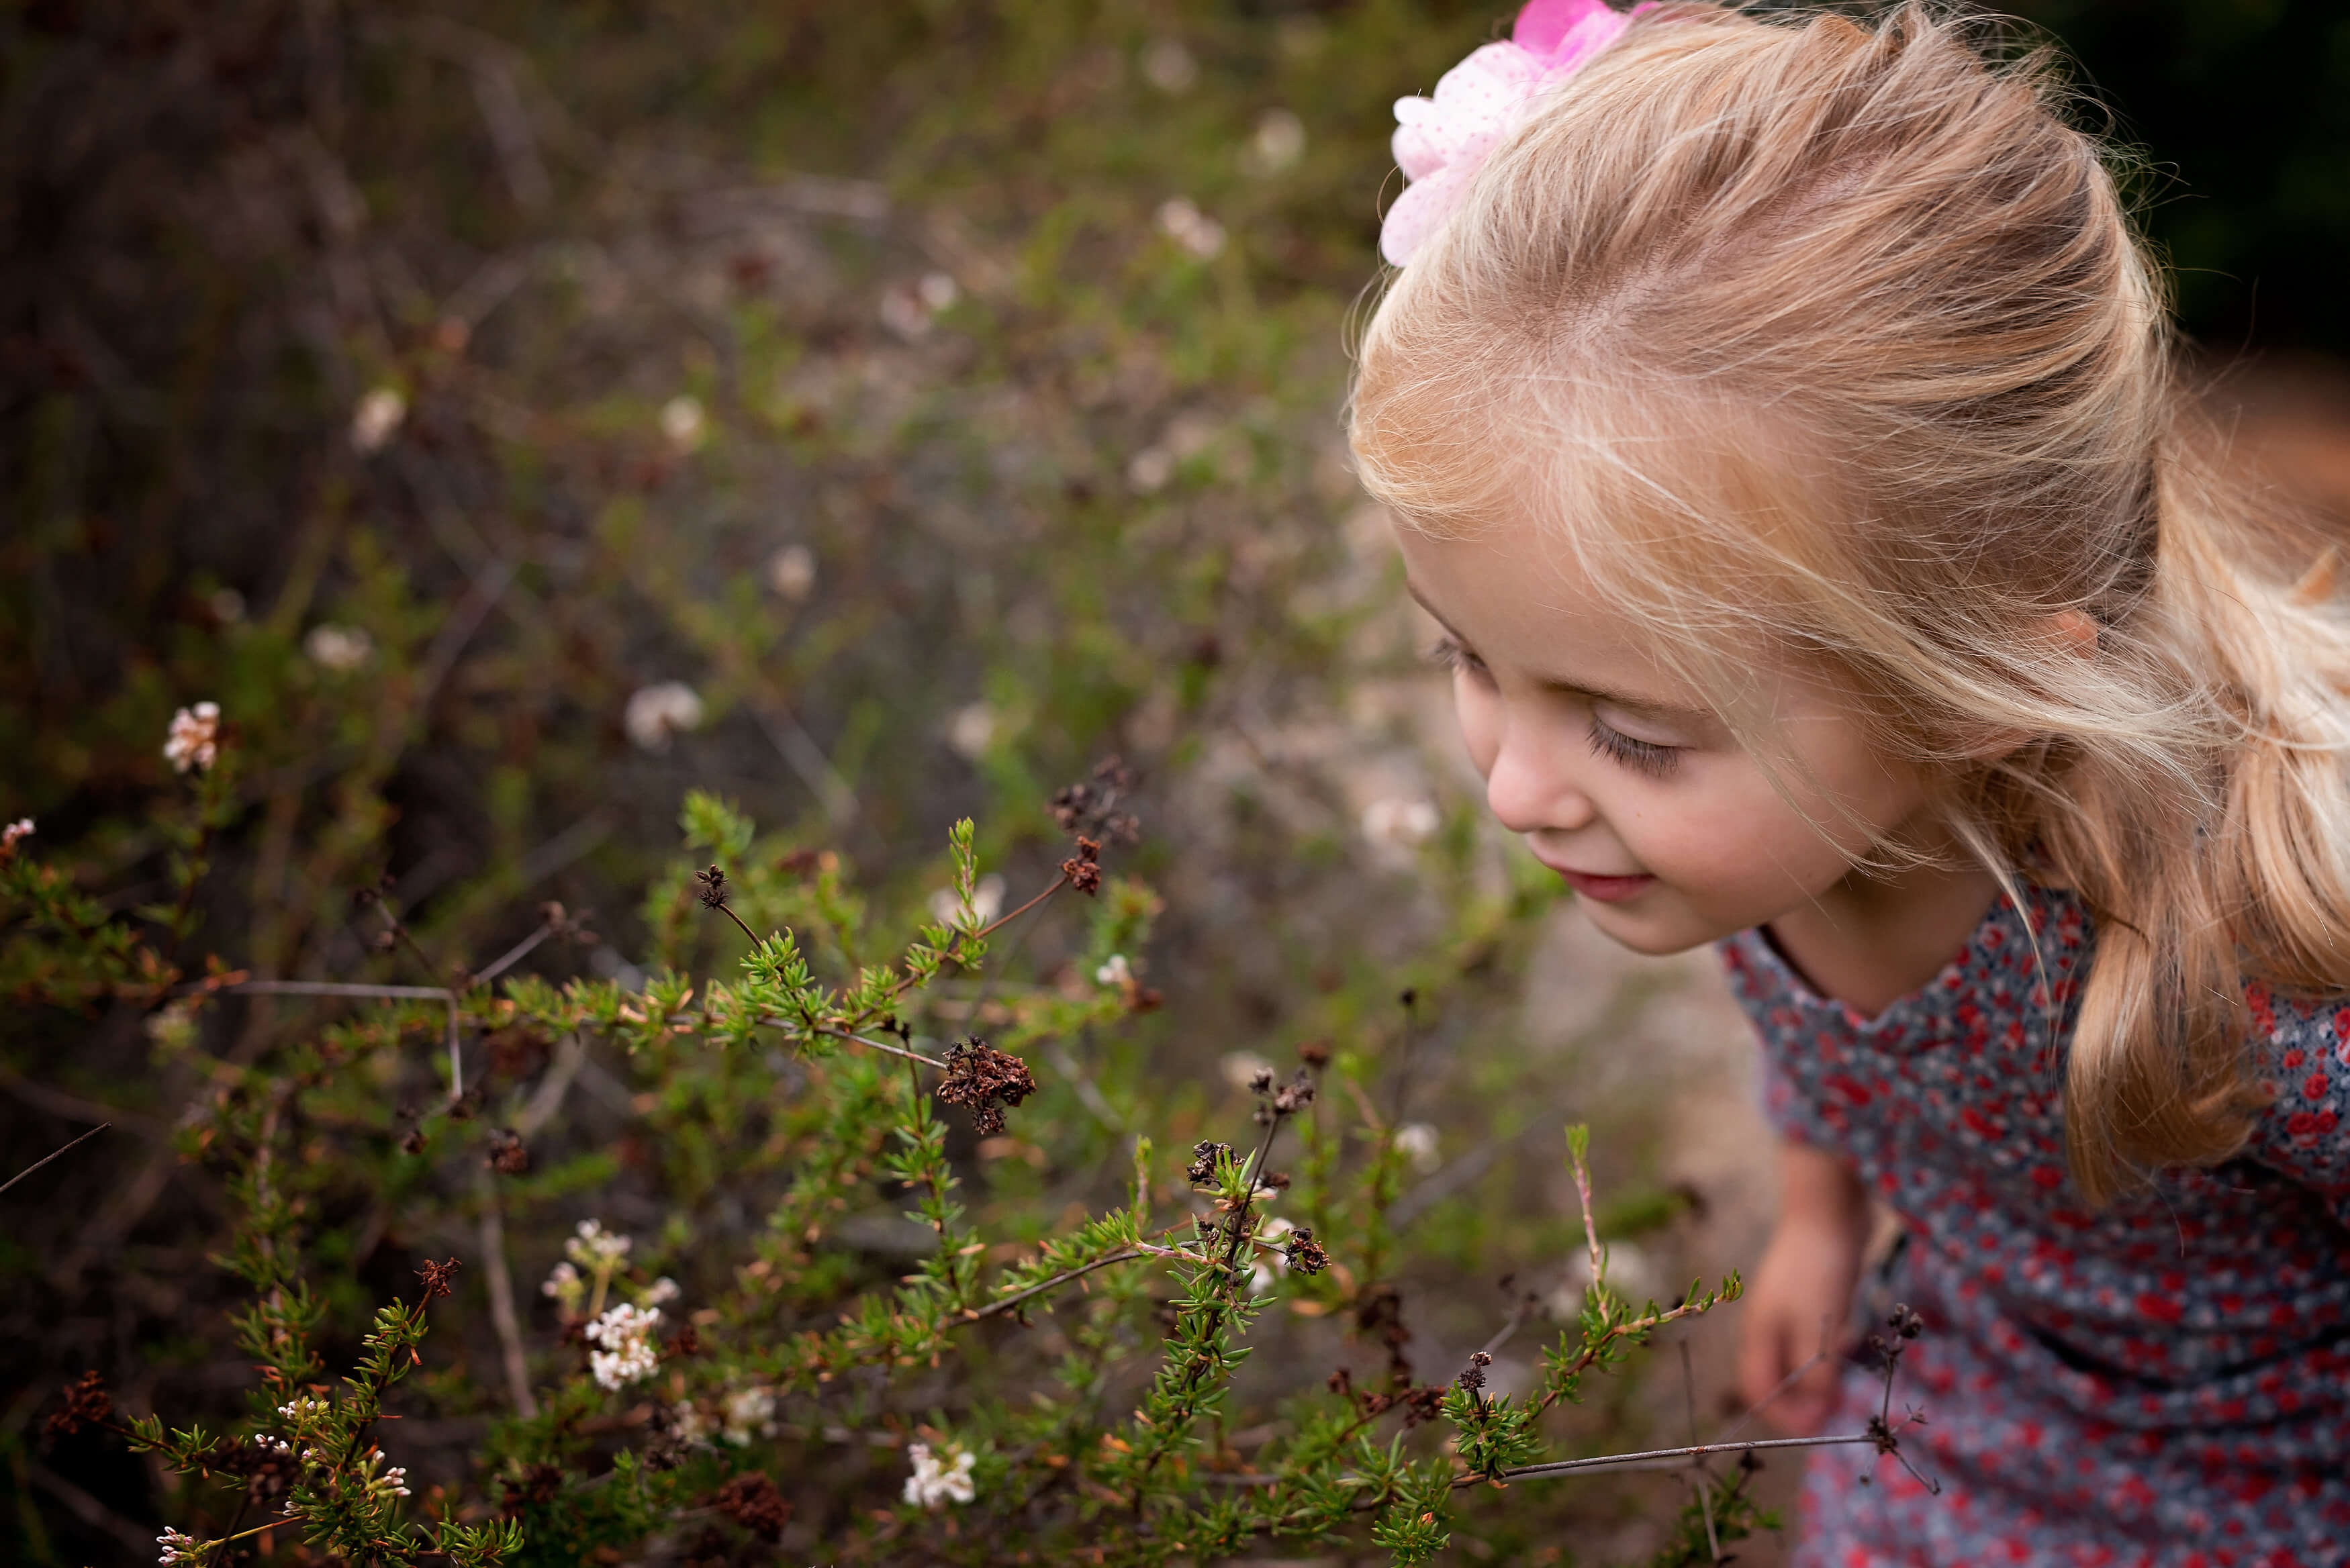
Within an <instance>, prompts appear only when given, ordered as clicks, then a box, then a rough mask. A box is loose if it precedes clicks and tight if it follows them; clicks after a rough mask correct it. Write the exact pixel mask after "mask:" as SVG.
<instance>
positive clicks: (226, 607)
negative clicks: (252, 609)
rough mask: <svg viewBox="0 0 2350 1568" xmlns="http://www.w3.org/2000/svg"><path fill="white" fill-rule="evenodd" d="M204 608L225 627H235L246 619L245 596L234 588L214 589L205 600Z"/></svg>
mask: <svg viewBox="0 0 2350 1568" xmlns="http://www.w3.org/2000/svg"><path fill="white" fill-rule="evenodd" d="M204 607H205V608H206V609H208V610H210V611H212V612H213V619H214V620H216V621H218V622H220V623H221V625H223V626H234V625H235V624H236V623H237V622H239V621H241V620H243V619H244V595H243V594H241V593H238V592H237V591H236V590H235V589H234V588H214V589H213V591H212V593H211V595H210V596H209V597H206V598H205V600H204Z"/></svg>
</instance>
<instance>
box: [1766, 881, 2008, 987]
mask: <svg viewBox="0 0 2350 1568" xmlns="http://www.w3.org/2000/svg"><path fill="white" fill-rule="evenodd" d="M1998 896H1999V881H1998V878H1996V877H1993V876H1992V875H1991V870H1990V868H1989V867H1985V866H1983V865H1982V864H1981V862H1980V861H1977V860H1975V859H1974V858H1973V857H1970V856H1966V855H1965V854H1964V852H1963V851H1960V852H1959V854H1958V855H1957V856H1954V857H1950V858H1948V859H1947V860H1945V861H1943V862H1941V863H1937V864H1929V865H1924V866H1913V867H1906V868H1904V869H1902V870H1900V871H1897V872H1895V873H1893V874H1891V875H1889V876H1875V877H1871V876H1865V875H1863V874H1862V873H1860V872H1857V871H1856V872H1854V873H1853V874H1852V875H1851V876H1849V877H1846V878H1845V879H1844V880H1843V881H1841V882H1839V883H1837V884H1836V885H1835V887H1833V888H1829V889H1828V890H1827V891H1826V892H1825V893H1823V894H1821V895H1820V896H1819V897H1818V898H1815V899H1814V900H1813V901H1812V902H1810V903H1808V904H1804V905H1803V906H1801V907H1799V908H1797V909H1792V910H1790V911H1788V912H1787V913H1786V914H1783V915H1782V916H1780V917H1779V918H1778V919H1775V920H1773V921H1772V922H1770V925H1769V927H1768V933H1769V935H1770V937H1771V940H1772V941H1773V943H1774V944H1776V945H1777V947H1778V949H1779V951H1780V952H1781V953H1782V954H1783V956H1784V957H1785V958H1786V960H1787V961H1788V962H1789V963H1791V964H1793V965H1794V968H1795V971H1796V972H1797V973H1799V974H1801V975H1802V976H1803V978H1804V980H1805V981H1808V982H1809V983H1810V985H1811V987H1812V989H1813V990H1814V991H1815V992H1818V993H1819V994H1820V995H1822V996H1825V997H1827V998H1829V999H1831V1000H1833V1001H1836V1002H1843V1003H1845V1004H1846V1006H1848V1007H1851V1008H1853V1009H1854V1010H1856V1012H1861V1013H1863V1014H1865V1015H1866V1016H1868V1017H1872V1018H1873V1017H1875V1016H1876V1015H1877V1014H1878V1013H1880V1012H1884V1011H1885V1009H1886V1008H1887V1007H1888V1006H1890V1005H1891V1004H1892V1003H1893V1002H1895V1001H1896V1000H1898V999H1899V998H1901V997H1904V996H1907V995H1908V994H1909V993H1910V992H1913V991H1916V990H1917V989H1918V987H1920V986H1922V985H1924V984H1925V983H1926V982H1927V981H1930V980H1932V979H1933V978H1934V977H1935V976H1936V975H1938V974H1939V973H1940V972H1941V971H1942V969H1943V967H1944V966H1945V965H1947V964H1948V963H1949V962H1950V960H1951V958H1952V957H1953V956H1954V955H1955V954H1956V953H1957V952H1958V951H1959V950H1960V948H1961V947H1963V946H1964V945H1965V943H1966V940H1967V939H1968V938H1969V937H1970V936H1971V935H1973V934H1974V929H1975V928H1976V927H1977V926H1980V925H1981V924H1982V921H1983V917H1984V915H1985V914H1986V913H1988V912H1989V911H1990V909H1991V903H1992V901H1993V900H1994V899H1995V898H1998Z"/></svg>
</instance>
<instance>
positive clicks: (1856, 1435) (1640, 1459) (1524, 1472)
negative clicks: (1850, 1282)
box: [1452, 1432, 1877, 1488]
mask: <svg viewBox="0 0 2350 1568" xmlns="http://www.w3.org/2000/svg"><path fill="white" fill-rule="evenodd" d="M1876 1441H1877V1439H1876V1438H1874V1437H1872V1436H1870V1435H1869V1434H1868V1433H1866V1432H1839V1433H1837V1434H1836V1435H1835V1436H1834V1437H1828V1438H1747V1439H1745V1440H1744V1441H1742V1442H1736V1443H1692V1444H1690V1446H1689V1447H1688V1448H1685V1449H1646V1450H1644V1451H1642V1452H1640V1453H1637V1454H1599V1455H1596V1456H1594V1457H1593V1458H1591V1459H1557V1460H1554V1461H1553V1462H1551V1463H1549V1464H1544V1465H1521V1466H1519V1467H1518V1468H1517V1469H1509V1470H1503V1472H1502V1473H1501V1474H1500V1475H1498V1476H1496V1477H1494V1478H1493V1479H1494V1480H1503V1481H1513V1480H1527V1479H1530V1478H1532V1477H1535V1476H1558V1475H1569V1474H1573V1473H1575V1472H1576V1471H1580V1470H1604V1469H1620V1468H1622V1467H1624V1466H1627V1465H1641V1464H1654V1463H1656V1462H1657V1461H1659V1460H1662V1459H1694V1458H1698V1457H1700V1456H1704V1455H1709V1454H1742V1453H1748V1452H1752V1451H1759V1450H1761V1449H1827V1448H1836V1447H1849V1446H1851V1445H1853V1444H1856V1443H1869V1444H1874V1443H1875V1442H1876ZM1673 1468H1674V1469H1679V1468H1680V1467H1679V1465H1675V1466H1674V1467H1673ZM1485 1480H1486V1478H1485V1477H1483V1476H1482V1475H1473V1474H1472V1475H1463V1476H1456V1477H1454V1478H1453V1481H1452V1484H1453V1485H1454V1486H1455V1487H1456V1488H1458V1487H1465V1486H1479V1485H1482V1484H1483V1483H1484V1481H1485Z"/></svg>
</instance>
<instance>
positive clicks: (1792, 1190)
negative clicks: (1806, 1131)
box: [1738, 1143, 1868, 1437]
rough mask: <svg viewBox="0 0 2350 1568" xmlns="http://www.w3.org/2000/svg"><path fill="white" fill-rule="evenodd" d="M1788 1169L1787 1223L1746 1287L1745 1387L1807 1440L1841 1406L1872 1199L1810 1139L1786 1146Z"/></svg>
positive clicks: (1783, 1219)
mask: <svg viewBox="0 0 2350 1568" xmlns="http://www.w3.org/2000/svg"><path fill="white" fill-rule="evenodd" d="M1779 1171H1780V1192H1781V1198H1780V1206H1779V1228H1778V1229H1777V1230H1776V1231H1773V1233H1772V1236H1771V1244H1770V1246H1769V1247H1768V1248H1766V1249H1765V1250H1764V1251H1763V1262H1762V1263H1761V1264H1760V1265H1759V1266H1758V1267H1757V1268H1756V1269H1755V1271H1754V1282H1753V1283H1752V1284H1751V1285H1749V1286H1748V1287H1747V1291H1746V1299H1745V1302H1744V1303H1743V1307H1742V1313H1741V1316H1742V1319H1743V1320H1744V1321H1743V1325H1742V1331H1741V1339H1740V1345H1739V1355H1738V1383H1739V1391H1740V1393H1742V1395H1744V1396H1745V1398H1746V1402H1747V1404H1748V1405H1750V1406H1753V1405H1761V1404H1763V1402H1764V1401H1765V1400H1768V1401H1769V1402H1770V1403H1769V1405H1768V1407H1767V1408H1765V1409H1764V1411H1763V1417H1764V1418H1765V1419H1767V1420H1768V1421H1769V1422H1770V1423H1771V1424H1772V1425H1773V1427H1776V1428H1779V1429H1780V1430H1781V1431H1783V1432H1784V1433H1786V1434H1787V1435H1789V1436H1791V1437H1808V1436H1811V1435H1813V1434H1814V1433H1816V1432H1818V1431H1819V1430H1820V1428H1821V1427H1822V1425H1823V1424H1824V1423H1825V1421H1826V1420H1827V1418H1828V1416H1829V1414H1830V1412H1831V1410H1832V1409H1833V1408H1834V1406H1835V1389H1836V1380H1837V1378H1838V1376H1839V1375H1840V1374H1841V1372H1842V1355H1843V1351H1844V1348H1845V1343H1846V1340H1847V1339H1848V1338H1849V1336H1850V1323H1851V1317H1852V1291H1853V1285H1854V1282H1856V1280H1858V1278H1859V1277H1860V1262H1861V1254H1862V1251H1863V1250H1864V1249H1865V1248H1866V1245H1867V1242H1868V1195H1867V1192H1866V1190H1865V1189H1863V1188H1862V1186H1861V1184H1860V1181H1859V1179H1857V1178H1856V1177H1855V1176H1854V1175H1853V1174H1852V1172H1851V1171H1850V1170H1848V1169H1846V1168H1845V1166H1844V1164H1843V1163H1842V1162H1841V1161H1839V1160H1838V1159H1836V1158H1835V1157H1834V1156H1833V1155H1829V1154H1825V1153H1822V1152H1821V1151H1820V1150H1818V1149H1815V1148H1813V1147H1809V1146H1808V1145H1804V1144H1799V1143H1783V1144H1781V1145H1780V1148H1779ZM1799 1368H1800V1369H1801V1370H1800V1372H1799V1371H1798V1369H1799ZM1782 1385H1785V1386H1784V1387H1782ZM1774 1395H1775V1396H1776V1397H1775V1398H1774V1397H1773V1396H1774Z"/></svg>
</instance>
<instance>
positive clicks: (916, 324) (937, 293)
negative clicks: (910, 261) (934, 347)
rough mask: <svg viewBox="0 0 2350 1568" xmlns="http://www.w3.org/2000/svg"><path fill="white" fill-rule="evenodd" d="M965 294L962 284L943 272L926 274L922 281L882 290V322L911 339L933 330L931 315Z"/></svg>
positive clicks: (898, 333) (883, 324)
mask: <svg viewBox="0 0 2350 1568" xmlns="http://www.w3.org/2000/svg"><path fill="white" fill-rule="evenodd" d="M961 298H962V286H961V285H960V284H958V283H956V282H955V280H954V279H953V278H952V277H951V276H950V275H947V274H945V273H942V272H931V273H924V274H923V275H922V276H921V279H920V282H918V283H915V284H912V285H910V286H909V285H905V284H899V285H895V286H891V287H889V288H888V289H886V290H884V291H883V292H882V295H881V325H882V326H884V327H888V328H889V330H890V331H892V332H894V333H896V334H897V335H898V336H899V337H903V338H906V339H907V340H908V341H911V340H913V339H914V338H917V337H924V336H926V335H928V333H929V332H930V330H931V318H932V317H936V316H937V315H938V314H939V312H941V311H942V310H945V309H947V308H949V307H950V306H952V305H953V304H954V302H955V301H956V300H958V299H961Z"/></svg>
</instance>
